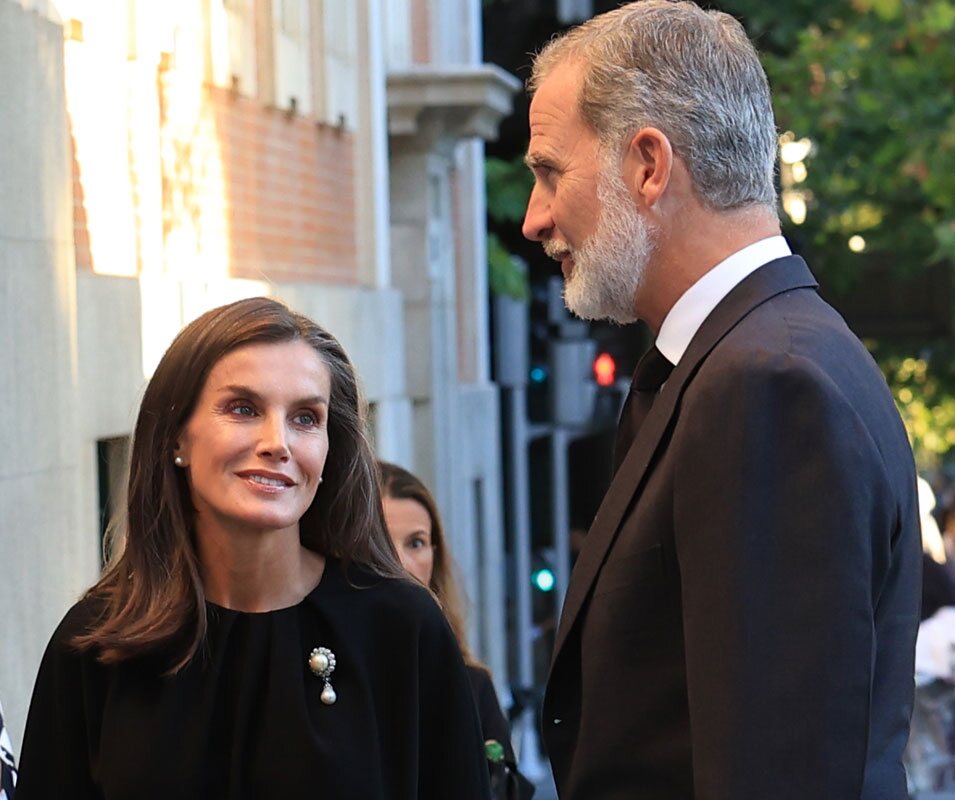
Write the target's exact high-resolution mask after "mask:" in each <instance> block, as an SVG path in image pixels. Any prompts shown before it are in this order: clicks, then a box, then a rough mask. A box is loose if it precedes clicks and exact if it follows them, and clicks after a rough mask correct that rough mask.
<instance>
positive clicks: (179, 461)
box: [172, 456, 186, 467]
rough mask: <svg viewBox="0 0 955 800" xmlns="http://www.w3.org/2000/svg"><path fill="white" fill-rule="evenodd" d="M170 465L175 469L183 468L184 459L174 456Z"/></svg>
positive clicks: (184, 464)
mask: <svg viewBox="0 0 955 800" xmlns="http://www.w3.org/2000/svg"><path fill="white" fill-rule="evenodd" d="M172 463H173V464H175V465H176V466H177V467H184V466H186V459H184V458H183V457H182V456H176V457H175V458H174V459H173V460H172Z"/></svg>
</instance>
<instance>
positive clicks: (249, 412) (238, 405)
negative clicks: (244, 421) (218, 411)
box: [229, 400, 255, 417]
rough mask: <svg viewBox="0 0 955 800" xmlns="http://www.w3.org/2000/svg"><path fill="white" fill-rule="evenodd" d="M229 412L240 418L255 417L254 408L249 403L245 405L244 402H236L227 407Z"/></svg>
mask: <svg viewBox="0 0 955 800" xmlns="http://www.w3.org/2000/svg"><path fill="white" fill-rule="evenodd" d="M229 412H230V413H232V414H238V415H239V416H240V417H252V416H254V415H255V408H254V407H253V406H252V404H251V403H246V402H245V401H244V400H237V401H236V402H234V403H232V404H231V405H230V406H229Z"/></svg>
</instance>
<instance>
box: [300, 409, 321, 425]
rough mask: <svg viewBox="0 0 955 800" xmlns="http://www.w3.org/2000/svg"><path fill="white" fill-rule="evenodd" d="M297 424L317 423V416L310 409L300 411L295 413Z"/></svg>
mask: <svg viewBox="0 0 955 800" xmlns="http://www.w3.org/2000/svg"><path fill="white" fill-rule="evenodd" d="M295 422H296V423H297V424H298V425H318V416H317V415H316V414H315V413H314V412H312V411H302V412H300V413H298V414H296V415H295Z"/></svg>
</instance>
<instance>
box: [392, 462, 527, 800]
mask: <svg viewBox="0 0 955 800" xmlns="http://www.w3.org/2000/svg"><path fill="white" fill-rule="evenodd" d="M378 469H379V472H380V476H381V500H382V506H383V508H384V513H385V524H386V525H387V528H388V533H389V535H390V536H391V541H392V543H393V544H394V546H395V550H397V551H398V558H400V559H401V563H402V565H403V566H404V568H405V569H406V570H407V571H408V572H410V573H411V574H412V575H413V576H414V577H415V578H417V579H418V580H419V581H420V582H421V583H422V584H424V585H425V586H427V587H428V588H429V589H431V591H432V592H434V595H435V597H437V598H438V602H439V603H440V604H441V608H442V609H443V610H444V614H445V616H446V617H447V618H448V624H449V625H450V626H451V630H452V631H454V635H455V637H456V638H457V640H458V646H459V647H460V648H461V653H462V654H463V655H464V662H465V664H466V665H467V669H468V676H469V677H470V679H471V688H472V690H473V691H474V699H475V702H476V703H477V707H478V714H479V716H480V718H481V729H482V731H483V733H484V740H485V752H486V755H487V757H488V760H489V762H490V763H489V766H490V767H491V772H492V775H495V773H500V772H502V771H503V768H504V767H505V766H506V768H507V770H508V771H509V772H510V773H511V775H512V776H513V777H504V776H500V777H498V779H497V780H496V781H495V782H496V783H497V784H499V786H498V787H497V793H498V796H500V797H502V798H508V800H510V798H511V797H514V798H518V797H519V798H529V797H531V796H532V795H533V792H534V789H533V786H532V785H531V784H530V783H529V782H528V781H527V780H526V779H524V778H523V776H520V775H519V773H518V772H517V768H516V765H515V760H514V751H513V748H512V746H511V734H510V726H509V725H508V722H507V720H506V719H505V717H504V713H503V712H502V711H501V706H500V703H499V702H498V699H497V693H496V692H495V690H494V683H493V681H492V680H491V673H490V672H489V671H488V668H487V667H486V666H485V665H484V664H482V663H481V662H480V661H479V660H478V659H477V658H475V656H474V653H473V652H472V651H471V648H470V646H469V645H468V639H467V623H466V615H465V612H464V600H463V598H462V593H461V591H460V590H459V588H458V579H457V574H456V571H457V567H456V564H455V562H454V559H453V558H452V556H451V554H450V552H448V546H447V540H446V539H445V535H444V528H443V526H442V524H441V516H440V514H439V513H438V507H437V504H436V503H435V500H434V497H432V495H431V492H429V491H428V488H427V487H426V486H425V485H424V483H422V482H421V480H419V479H418V478H417V477H416V476H415V475H413V474H412V473H410V472H408V470H406V469H403V468H402V467H399V466H397V465H395V464H390V463H388V462H384V461H379V462H378ZM507 784H510V788H506V785H507Z"/></svg>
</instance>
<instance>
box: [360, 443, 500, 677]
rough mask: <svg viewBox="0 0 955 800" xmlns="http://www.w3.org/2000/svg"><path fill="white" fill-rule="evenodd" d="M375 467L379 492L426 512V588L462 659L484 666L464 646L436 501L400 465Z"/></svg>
mask: <svg viewBox="0 0 955 800" xmlns="http://www.w3.org/2000/svg"><path fill="white" fill-rule="evenodd" d="M378 471H379V473H380V475H381V494H382V496H384V497H392V498H394V499H395V500H414V501H415V502H417V503H419V504H420V505H421V506H422V507H423V508H424V509H425V511H427V512H428V517H429V518H430V520H431V545H432V547H433V548H434V567H433V569H432V570H431V585H430V586H429V587H428V588H429V589H431V591H432V592H434V595H435V597H437V598H438V602H439V603H440V604H441V608H442V609H443V610H444V615H445V616H446V617H447V618H448V624H449V625H450V626H451V630H452V631H454V636H455V638H456V639H457V640H458V647H459V648H460V649H461V654H462V655H463V656H464V661H465V663H466V664H469V665H470V666H474V667H481V668H483V669H486V667H485V666H484V665H483V664H482V663H481V662H480V661H478V660H477V658H475V657H474V654H473V653H472V652H471V648H470V647H469V646H468V632H467V615H466V614H465V612H464V601H463V599H462V595H461V591H460V589H459V588H458V577H457V566H456V564H455V561H454V558H453V557H452V556H451V553H449V552H448V546H447V540H446V539H445V536H444V527H443V526H442V524H441V515H440V514H439V513H438V504H437V503H436V502H435V501H434V497H432V495H431V492H429V491H428V487H427V486H425V485H424V483H422V482H421V480H420V479H419V478H418V477H417V476H415V475H413V474H412V473H410V472H408V470H406V469H404V468H403V467H399V466H398V465H397V464H390V463H388V462H387V461H379V462H378Z"/></svg>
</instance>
